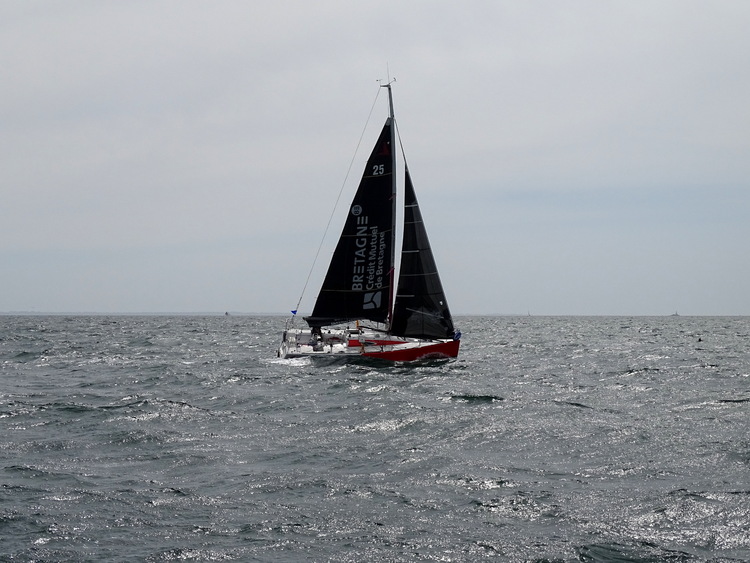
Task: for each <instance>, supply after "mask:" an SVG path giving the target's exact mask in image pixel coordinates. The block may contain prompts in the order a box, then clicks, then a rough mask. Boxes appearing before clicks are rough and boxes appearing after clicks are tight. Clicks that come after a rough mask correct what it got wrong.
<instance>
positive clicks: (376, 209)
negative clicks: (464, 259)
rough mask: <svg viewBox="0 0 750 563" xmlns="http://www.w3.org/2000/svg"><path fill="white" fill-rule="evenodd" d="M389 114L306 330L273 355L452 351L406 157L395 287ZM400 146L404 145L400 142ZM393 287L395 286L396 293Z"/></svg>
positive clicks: (449, 354)
mask: <svg viewBox="0 0 750 563" xmlns="http://www.w3.org/2000/svg"><path fill="white" fill-rule="evenodd" d="M381 87H383V88H387V89H388V105H389V115H388V117H387V118H386V121H385V125H384V126H383V129H382V131H381V132H380V135H379V136H378V139H377V141H376V142H375V145H374V147H373V149H372V153H371V154H370V157H369V158H368V160H367V164H366V165H365V170H364V172H363V174H362V179H361V181H360V183H359V187H358V188H357V192H356V194H355V195H354V198H353V200H352V202H351V206H350V207H349V212H348V214H347V218H346V221H345V224H344V228H343V230H342V232H341V236H340V237H339V240H338V244H337V246H336V249H335V250H334V253H333V255H332V258H331V262H330V264H329V267H328V272H327V273H326V276H325V278H324V281H323V285H322V287H321V289H320V292H319V294H318V298H317V300H316V302H315V305H314V307H313V311H312V314H310V315H309V316H307V317H304V320H305V321H306V323H307V325H308V328H294V319H295V317H296V314H297V311H296V310H295V311H292V318H291V321H290V322H289V323H288V324H287V328H286V330H285V331H284V333H283V335H282V342H281V345H280V347H279V349H278V352H277V355H278V357H280V358H295V357H306V356H309V357H321V356H326V357H331V356H343V357H364V358H376V359H382V360H387V361H393V362H412V361H418V360H425V359H434V358H455V357H457V356H458V349H459V344H460V337H461V333H460V332H458V331H457V330H456V329H455V327H454V325H453V319H452V317H451V314H450V310H449V308H448V302H447V300H446V297H445V293H444V291H443V286H442V284H441V282H440V276H439V274H438V270H437V267H436V265H435V259H434V257H433V254H432V249H431V248H430V243H429V240H428V238H427V231H426V229H425V226H424V222H423V220H422V213H421V211H420V209H419V203H418V202H417V196H416V193H415V191H414V186H413V184H412V181H411V176H410V174H409V168H408V166H406V157H405V156H404V158H403V160H404V182H403V185H404V210H403V217H402V220H403V241H402V246H401V252H400V267H399V275H398V282H397V285H396V284H394V280H395V275H394V274H395V264H396V229H395V226H396V207H397V206H396V185H397V182H396V177H397V170H396V153H397V151H396V122H395V118H394V112H393V94H392V90H391V84H390V83H389V84H385V85H381ZM402 152H403V147H402ZM394 285H396V288H395V291H394Z"/></svg>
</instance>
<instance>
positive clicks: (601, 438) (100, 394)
mask: <svg viewBox="0 0 750 563" xmlns="http://www.w3.org/2000/svg"><path fill="white" fill-rule="evenodd" d="M283 322H284V319H282V318H274V317H227V318H225V317H209V316H206V317H102V316H89V317H83V316H81V317H34V316H30V317H0V366H1V371H0V385H1V387H0V433H1V436H0V483H1V486H0V560H3V561H27V560H34V561H65V560H73V561H85V560H92V561H93V560H114V561H118V560H122V561H139V560H140V561H172V560H182V559H187V560H197V561H203V560H229V561H232V560H238V561H304V560H312V561H357V562H361V561H429V560H439V561H476V560H483V559H493V560H498V561H539V562H541V561H561V562H562V561H612V562H614V561H618V562H621V561H654V562H655V561H691V562H692V561H747V560H750V352H749V351H748V342H749V340H748V337H749V335H750V318H690V317H663V318H643V317H636V318H602V317H599V318H576V317H567V318H564V317H557V318H544V317H491V318H475V317H472V318H460V319H458V323H457V324H458V325H459V328H460V329H461V330H462V332H463V334H464V339H463V343H462V351H461V355H460V357H459V358H458V360H456V361H451V362H447V363H435V364H429V365H422V366H419V367H394V366H380V365H340V364H339V365H325V364H322V365H321V364H311V363H310V362H309V361H308V360H277V359H275V358H274V350H275V346H276V344H277V342H278V334H279V332H280V331H281V330H282V328H283Z"/></svg>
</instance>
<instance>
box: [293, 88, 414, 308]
mask: <svg viewBox="0 0 750 563" xmlns="http://www.w3.org/2000/svg"><path fill="white" fill-rule="evenodd" d="M380 90H381V89H380V88H378V93H377V94H375V99H374V100H373V102H372V106H371V107H370V113H368V114H367V120H366V121H365V126H364V127H363V128H362V133H361V134H360V136H359V141H358V142H357V146H356V148H355V149H354V154H353V155H352V159H351V161H350V162H349V168H347V170H346V176H344V181H343V182H342V183H341V188H340V189H339V195H338V196H337V197H336V201H335V203H334V204H333V209H332V210H331V215H330V216H329V217H328V223H327V224H326V228H325V230H324V231H323V237H322V238H321V239H320V244H319V245H318V250H317V251H315V258H313V263H312V266H310V271H309V272H308V273H307V279H306V280H305V285H304V286H303V287H302V293H301V294H300V296H299V301H297V306H296V307H295V308H294V312H293V314H292V322H293V321H294V315H295V314H296V313H297V311H299V306H300V304H301V303H302V299H303V298H304V296H305V291H306V290H307V284H308V283H310V277H311V276H312V273H313V270H314V269H315V264H316V263H317V262H318V256H320V250H321V249H322V248H323V243H324V242H325V240H326V236H327V235H328V230H329V228H330V227H331V221H333V216H334V215H335V214H336V209H337V208H338V205H339V200H340V199H341V194H342V193H343V192H344V187H345V186H346V182H347V181H348V180H349V174H351V171H352V166H354V160H355V159H356V158H357V153H358V152H359V147H360V145H361V144H362V139H363V138H364V136H365V131H366V130H367V126H368V125H369V124H370V118H371V117H372V112H373V111H374V110H375V104H376V103H377V102H378V97H379V96H380ZM402 150H403V149H402Z"/></svg>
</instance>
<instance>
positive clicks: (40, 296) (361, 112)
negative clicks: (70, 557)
mask: <svg viewBox="0 0 750 563" xmlns="http://www.w3.org/2000/svg"><path fill="white" fill-rule="evenodd" d="M748 30H750V2H747V1H746V0H736V1H731V0H713V1H710V2H709V1H693V0H675V1H655V2H652V1H648V2H647V1H642V2H639V1H608V2H601V1H598V0H597V1H594V0H591V1H569V2H560V1H538V0H531V1H526V2H509V1H502V0H500V1H498V0H492V1H476V2H473V1H472V2H461V3H459V2H439V1H436V2H424V1H422V2H416V1H404V0H399V1H391V0H383V1H379V2H367V3H365V2H351V1H344V0H342V1H320V2H308V1H294V2H290V1H283V0H282V1H275V2H244V1H243V2H240V1H236V2H228V1H221V0H219V1H212V2H197V1H190V0H187V1H180V2H177V1H171V2H152V1H143V2H139V1H129V2H114V1H110V2H106V1H105V2H102V1H69V2H53V1H27V2H15V1H1V0H0V196H1V197H0V265H1V266H0V268H2V275H1V276H0V311H19V310H33V311H51V312H62V311H68V312H71V311H97V312H197V311H206V312H208V311H224V310H230V311H242V312H269V313H273V312H286V311H288V310H290V309H292V308H294V306H295V305H296V303H297V300H298V298H299V296H300V292H301V291H302V287H303V285H304V282H305V278H306V276H307V274H308V271H309V269H310V267H311V265H312V259H313V256H314V253H315V251H316V249H317V247H318V243H319V241H320V238H321V236H322V234H323V229H324V228H325V224H326V222H327V220H328V216H329V214H330V212H331V209H332V207H333V204H334V201H335V199H336V196H337V195H338V192H339V189H340V188H341V185H342V182H343V180H344V176H345V174H346V171H347V168H348V165H349V162H350V160H351V158H352V155H353V152H354V149H355V146H356V143H357V141H358V139H359V136H360V133H361V132H362V128H363V127H364V124H365V121H366V119H367V115H368V113H369V111H370V107H371V106H372V103H373V100H374V99H375V97H376V95H377V93H378V84H377V82H376V80H377V79H385V78H386V77H387V72H388V71H389V72H390V75H391V76H392V77H395V78H396V80H397V82H396V84H395V86H394V97H395V104H396V115H397V120H398V124H399V130H400V132H401V136H402V139H403V142H404V146H405V149H406V154H407V157H408V158H409V165H410V169H411V171H412V176H413V179H414V183H415V187H416V189H417V193H418V195H419V198H420V204H421V206H422V211H423V214H424V216H425V221H426V224H427V228H428V231H429V233H430V237H431V240H432V243H433V247H434V252H435V255H436V259H437V261H438V266H439V267H440V270H441V275H442V278H443V285H444V286H445V289H446V292H447V294H448V300H449V302H450V304H451V308H452V309H453V311H454V313H458V314H461V313H464V314H480V313H524V314H525V313H527V312H530V313H532V314H553V315H557V314H581V315H588V314H604V315H606V314H613V315H649V314H656V315H659V314H669V313H673V312H675V311H678V312H679V313H680V314H685V315H690V314H698V315H748V314H750V252H748V249H747V246H748V242H749V241H750V221H749V220H748V217H749V216H750V102H749V101H748V100H750V33H749V32H748ZM386 111H387V108H386V105H385V97H384V96H380V98H379V100H378V103H377V104H376V107H375V111H374V114H373V118H372V122H373V124H374V128H375V129H373V130H372V131H370V132H369V133H368V134H367V135H366V137H365V139H364V141H363V148H362V149H361V151H360V153H359V157H360V160H359V161H357V162H358V163H357V164H355V166H354V169H353V171H352V175H351V177H350V179H349V182H348V184H347V186H346V187H345V191H344V195H343V196H342V197H343V198H344V200H348V199H349V198H350V197H351V195H352V194H353V191H354V189H355V188H356V183H357V180H358V176H359V174H360V173H361V166H362V164H361V161H362V160H364V158H366V156H367V154H366V153H368V152H369V150H370V146H371V144H372V143H373V142H374V139H375V135H377V129H378V128H379V127H380V126H381V125H382V121H383V119H384V118H385V115H386ZM346 206H347V204H344V208H346ZM344 211H345V210H344ZM342 222H343V218H341V215H340V214H337V215H336V216H335V217H334V221H333V225H332V228H331V234H332V236H331V237H330V238H329V239H328V240H327V246H326V247H324V250H323V255H322V261H323V262H324V263H325V262H326V261H327V257H328V254H326V253H330V251H331V250H332V247H333V244H334V240H333V239H335V237H336V236H337V235H338V232H339V230H340V227H341V224H342ZM324 266H325V264H323V266H322V267H319V268H316V270H315V271H314V273H313V277H312V279H311V281H310V286H309V287H308V289H307V291H306V293H305V299H304V300H303V302H302V307H301V309H302V311H303V312H309V311H310V309H311V307H312V301H313V299H314V298H315V295H316V294H317V290H318V285H319V283H320V280H321V278H322V275H323V271H322V270H323V267H324Z"/></svg>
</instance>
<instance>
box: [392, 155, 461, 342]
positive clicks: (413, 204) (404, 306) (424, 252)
mask: <svg viewBox="0 0 750 563" xmlns="http://www.w3.org/2000/svg"><path fill="white" fill-rule="evenodd" d="M404 184H405V185H404V241H403V246H402V249H401V268H400V272H399V278H398V290H397V291H396V303H395V304H394V307H393V321H392V322H391V334H394V335H396V336H408V337H412V338H425V339H431V338H436V339H440V338H453V337H454V332H455V331H454V328H453V319H452V318H451V313H450V310H449V309H448V301H447V300H446V299H445V293H444V292H443V286H442V284H441V283H440V276H439V275H438V271H437V266H436V265H435V258H434V257H433V255H432V249H431V248H430V241H429V240H428V238H427V230H426V229H425V226H424V222H423V221H422V213H421V212H420V210H419V203H418V202H417V196H416V194H415V193H414V187H413V186H412V183H411V177H410V176H409V170H408V168H407V170H406V179H405V182H404Z"/></svg>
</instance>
